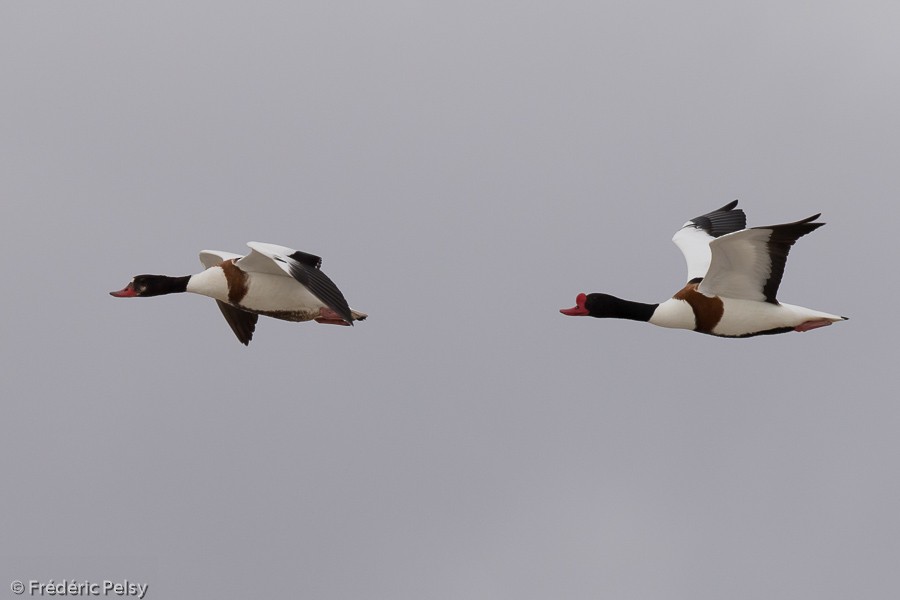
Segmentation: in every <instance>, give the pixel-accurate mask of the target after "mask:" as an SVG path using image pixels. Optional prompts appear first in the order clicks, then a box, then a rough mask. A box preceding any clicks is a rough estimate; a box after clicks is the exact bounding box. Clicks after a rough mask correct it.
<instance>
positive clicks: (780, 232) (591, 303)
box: [560, 200, 847, 338]
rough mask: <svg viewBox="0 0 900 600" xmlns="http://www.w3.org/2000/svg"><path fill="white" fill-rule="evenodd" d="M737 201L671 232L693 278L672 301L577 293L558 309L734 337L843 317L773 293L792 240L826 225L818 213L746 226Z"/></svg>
mask: <svg viewBox="0 0 900 600" xmlns="http://www.w3.org/2000/svg"><path fill="white" fill-rule="evenodd" d="M736 206H737V200H735V201H734V202H731V203H730V204H726V205H725V206H723V207H722V208H720V209H718V210H715V211H713V212H711V213H708V214H705V215H703V216H700V217H696V218H694V219H691V220H690V221H688V222H687V223H685V224H684V226H683V227H682V228H681V229H680V230H679V231H678V232H677V233H676V234H675V237H673V238H672V241H673V242H675V245H677V246H678V248H680V249H681V252H682V254H684V258H685V260H686V261H687V267H688V282H687V285H685V286H684V288H682V289H681V290H680V291H679V292H678V293H676V294H675V295H674V296H673V297H672V298H671V299H669V300H666V301H665V302H662V303H660V304H643V303H641V302H632V301H630V300H622V299H620V298H616V297H615V296H610V295H608V294H579V295H578V297H577V298H576V300H575V302H576V305H575V306H574V307H572V308H564V309H562V310H560V312H561V313H562V314H564V315H570V316H591V317H598V318H617V319H632V320H634V321H647V322H650V323H652V324H654V325H659V326H660V327H673V328H677V329H691V330H693V331H699V332H700V333H707V334H710V335H716V336H721V337H731V338H743V337H751V336H755V335H764V334H775V333H787V332H789V331H809V330H810V329H816V328H817V327H824V326H825V325H831V324H832V323H834V322H836V321H843V320H846V318H847V317H840V316H838V315H832V314H829V313H824V312H820V311H817V310H811V309H809V308H803V307H802V306H793V305H791V304H784V303H781V302H779V301H778V300H777V299H776V295H777V293H778V285H779V284H780V283H781V276H782V275H783V274H784V265H785V262H786V261H787V256H788V252H789V251H790V249H791V246H793V245H794V242H796V241H797V239H798V238H800V237H802V236H804V235H806V234H807V233H809V232H811V231H813V230H815V229H817V228H819V227H821V226H822V225H824V223H813V222H812V221H815V220H816V219H818V218H819V216H821V215H820V214H818V215H813V216H811V217H809V218H807V219H803V220H802V221H797V222H795V223H785V224H783V225H769V226H767V227H751V228H749V229H745V227H746V225H747V218H746V216H745V215H744V211H743V210H741V209H739V208H735V207H736Z"/></svg>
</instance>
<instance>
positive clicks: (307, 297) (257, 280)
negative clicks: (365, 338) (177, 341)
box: [187, 266, 325, 320]
mask: <svg viewBox="0 0 900 600" xmlns="http://www.w3.org/2000/svg"><path fill="white" fill-rule="evenodd" d="M244 285H246V288H247V291H246V293H244V294H243V295H242V296H241V297H240V298H239V299H238V300H237V302H233V301H232V299H233V298H235V294H234V291H233V290H229V288H228V281H227V280H226V278H225V273H224V272H223V271H222V268H221V267H218V266H216V267H211V268H209V269H207V270H205V271H203V272H202V273H198V274H196V275H194V276H192V277H191V279H190V281H188V286H187V291H189V292H191V293H194V294H201V295H203V296H208V297H209V298H215V299H216V300H220V301H222V302H226V303H228V304H233V305H235V306H238V307H239V308H243V309H244V310H248V311H250V312H258V313H261V314H266V313H296V314H294V315H293V316H292V317H291V318H290V320H307V319H313V318H316V317H317V316H318V314H319V309H320V308H322V307H324V306H325V304H324V303H323V302H322V301H321V300H319V299H318V298H316V297H315V296H314V295H313V294H312V293H311V292H310V291H309V290H307V289H306V287H304V286H303V285H301V284H300V282H298V281H297V280H295V279H294V278H293V277H288V276H286V275H285V276H281V275H269V274H266V273H252V274H251V275H250V276H249V277H247V278H246V280H245V282H244Z"/></svg>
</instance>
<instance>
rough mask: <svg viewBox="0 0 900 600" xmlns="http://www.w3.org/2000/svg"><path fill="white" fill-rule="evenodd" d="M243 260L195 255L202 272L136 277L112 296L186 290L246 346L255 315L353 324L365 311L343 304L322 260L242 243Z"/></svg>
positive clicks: (214, 253) (234, 256) (216, 254)
mask: <svg viewBox="0 0 900 600" xmlns="http://www.w3.org/2000/svg"><path fill="white" fill-rule="evenodd" d="M247 246H248V247H249V248H250V253H249V254H247V255H244V256H241V255H240V254H234V253H231V252H221V251H218V250H203V251H201V252H200V263H201V264H202V265H203V267H204V268H205V270H204V271H202V272H200V273H197V274H195V275H185V276H183V277H169V276H167V275H136V276H135V277H133V278H132V279H131V281H130V282H129V283H128V285H126V286H125V287H124V288H123V289H121V290H119V291H116V292H110V295H112V296H114V297H116V298H145V297H151V296H162V295H165V294H177V293H183V292H189V293H192V294H200V295H201V296H208V297H210V298H213V299H214V300H215V301H216V304H217V305H218V306H219V310H221V311H222V315H223V316H224V317H225V321H227V322H228V325H229V326H230V327H231V330H232V331H233V332H234V334H235V336H237V339H238V341H240V342H241V343H242V344H244V345H245V346H248V345H249V344H250V340H251V339H252V338H253V332H254V330H255V329H256V322H257V319H258V318H259V316H260V315H263V316H266V317H272V318H275V319H281V320H283V321H293V322H302V321H316V322H317V323H324V324H330V325H353V322H354V321H363V320H365V319H366V317H368V315H367V314H366V313H363V312H360V311H357V310H354V309H352V308H350V306H349V305H348V304H347V300H346V299H345V298H344V295H343V294H342V293H341V290H340V289H338V287H337V286H336V285H335V284H334V282H333V281H331V279H329V277H328V276H327V275H325V273H324V272H323V271H322V270H321V267H322V258H321V257H319V256H316V255H315V254H309V253H307V252H302V251H299V250H294V249H292V248H287V247H285V246H279V245H277V244H268V243H264V242H248V243H247Z"/></svg>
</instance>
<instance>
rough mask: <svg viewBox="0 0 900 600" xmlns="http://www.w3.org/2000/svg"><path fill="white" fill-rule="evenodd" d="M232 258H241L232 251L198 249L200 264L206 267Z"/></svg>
mask: <svg viewBox="0 0 900 600" xmlns="http://www.w3.org/2000/svg"><path fill="white" fill-rule="evenodd" d="M232 258H241V255H240V254H234V253H232V252H222V251H221V250H201V251H200V264H202V265H203V267H204V268H206V269H209V268H210V267H215V266H216V265H218V264H219V263H223V262H225V261H226V260H231V259H232Z"/></svg>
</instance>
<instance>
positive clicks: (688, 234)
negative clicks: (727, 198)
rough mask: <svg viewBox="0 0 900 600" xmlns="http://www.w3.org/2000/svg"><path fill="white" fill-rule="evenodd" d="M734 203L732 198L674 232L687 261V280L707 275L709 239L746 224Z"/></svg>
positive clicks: (674, 239)
mask: <svg viewBox="0 0 900 600" xmlns="http://www.w3.org/2000/svg"><path fill="white" fill-rule="evenodd" d="M737 203H738V201H737V200H735V201H733V202H730V203H728V204H726V205H725V206H723V207H722V208H719V209H717V210H714V211H712V212H709V213H706V214H705V215H701V216H699V217H694V218H693V219H691V220H690V221H688V222H687V223H685V224H684V226H683V227H682V228H681V229H679V230H678V232H676V233H675V236H674V237H673V238H672V241H673V242H675V245H676V246H678V248H679V250H681V253H682V254H683V255H684V260H685V261H686V262H687V268H688V278H687V280H688V281H692V280H695V279H700V278H703V277H705V276H706V272H707V271H708V270H709V264H710V261H711V260H712V254H711V252H710V243H711V242H712V241H713V240H715V239H717V238H719V237H721V236H723V235H728V234H730V233H733V232H735V231H740V230H742V229H744V228H745V227H746V226H747V216H746V215H745V214H744V211H743V210H741V209H740V208H735V207H736V206H737Z"/></svg>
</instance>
